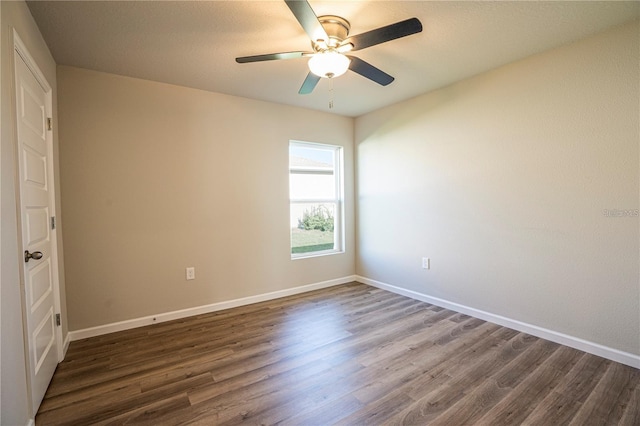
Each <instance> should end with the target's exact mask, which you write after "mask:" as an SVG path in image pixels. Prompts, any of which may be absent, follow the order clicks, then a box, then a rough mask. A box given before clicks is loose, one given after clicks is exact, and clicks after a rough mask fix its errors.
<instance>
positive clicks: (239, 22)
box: [28, 0, 640, 117]
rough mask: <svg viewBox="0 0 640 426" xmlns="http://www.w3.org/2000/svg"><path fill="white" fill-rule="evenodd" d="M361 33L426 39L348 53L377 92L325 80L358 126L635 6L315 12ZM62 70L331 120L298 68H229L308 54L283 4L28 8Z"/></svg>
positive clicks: (639, 6) (343, 4) (407, 4)
mask: <svg viewBox="0 0 640 426" xmlns="http://www.w3.org/2000/svg"><path fill="white" fill-rule="evenodd" d="M309 3H310V4H311V6H312V7H313V9H314V10H315V12H316V15H339V16H342V17H344V18H346V19H348V20H349V21H350V22H351V34H352V35H355V34H359V33H362V32H365V31H369V30H371V29H374V28H377V27H380V26H384V25H388V24H391V23H394V22H397V21H401V20H404V19H407V18H411V17H417V18H418V19H420V20H421V21H422V24H423V26H424V31H423V32H422V33H419V34H417V35H412V36H409V37H405V38H402V39H398V40H394V41H391V42H388V43H384V44H381V45H377V46H373V47H370V48H368V49H365V50H362V51H358V52H354V53H353V54H354V55H355V56H359V57H360V58H362V59H364V60H366V61H368V62H370V63H371V64H373V65H375V66H377V67H378V68H380V69H382V70H383V71H385V72H387V73H389V74H391V75H393V76H394V77H395V78H396V80H395V81H394V82H393V83H391V84H390V85H389V86H386V87H382V86H378V85H377V84H375V83H373V82H371V81H369V80H367V79H365V78H363V77H361V76H359V75H357V74H355V73H353V72H348V73H347V74H345V75H344V76H341V77H338V78H336V79H335V80H333V85H334V88H333V89H334V90H333V97H334V108H333V109H332V110H330V111H332V112H334V113H337V114H341V115H346V116H352V117H355V116H359V115H361V114H364V113H367V112H369V111H372V110H375V109H378V108H381V107H383V106H386V105H390V104H392V103H395V102H398V101H401V100H404V99H408V98H411V97H414V96H417V95H419V94H422V93H425V92H428V91H431V90H434V89H437V88H439V87H443V86H446V85H449V84H451V83H453V82H455V81H458V80H461V79H464V78H467V77H470V76H472V75H475V74H478V73H481V72H484V71H487V70H489V69H492V68H496V67H498V66H500V65H504V64H506V63H509V62H513V61H516V60H519V59H522V58H524V57H526V56H530V55H532V54H536V53H539V52H542V51H544V50H548V49H551V48H554V47H556V46H560V45H562V44H565V43H569V42H572V41H575V40H578V39H580V38H584V37H586V36H588V35H590V34H594V33H596V32H599V31H602V30H604V29H607V28H609V27H612V26H616V25H620V24H622V23H624V22H626V21H629V20H632V19H638V17H639V16H640V2H637V1H628V2H617V1H604V2H593V1H587V2H580V1H555V2H521V1H513V2H470V1H466V2H454V1H447V2H432V1H314V0H310V1H309ZM28 5H29V8H30V9H31V13H32V14H33V16H34V18H35V20H36V22H37V24H38V26H39V28H40V30H41V32H42V34H43V37H44V39H45V40H46V42H47V44H48V45H49V48H50V49H51V53H52V54H53V57H54V59H55V60H56V62H57V63H58V64H61V65H71V66H75V67H81V68H87V69H91V70H97V71H103V72H108V73H114V74H120V75H126V76H131V77H137V78H143V79H147V80H154V81H160V82H165V83H171V84H177V85H181V86H187V87H193V88H198V89H203V90H208V91H213V92H220V93H226V94H230V95H236V96H242V97H247V98H253V99H260V100H265V101H270V102H277V103H283V104H289V105H296V106H300V107H306V108H312V109H317V110H323V111H329V108H328V101H329V96H330V90H329V89H330V84H331V82H330V81H328V80H326V79H323V80H321V81H320V83H319V84H318V86H317V87H316V89H315V91H314V92H313V93H312V94H311V95H298V89H299V87H300V85H301V84H302V81H303V80H304V78H305V76H306V74H307V71H308V68H307V64H306V59H292V60H285V61H269V62H261V63H250V64H237V63H236V62H235V57H237V56H247V55H254V54H262V53H274V52H287V51H297V50H310V42H309V39H308V38H307V36H306V34H305V32H304V31H303V30H302V28H301V27H300V25H299V24H298V22H297V21H296V19H295V18H294V16H293V15H292V14H291V12H290V10H289V8H288V7H287V6H286V4H285V3H284V2H283V1H241V0H234V1H182V2H173V1H130V2H119V1H71V2H66V1H51V2H49V1H32V2H28Z"/></svg>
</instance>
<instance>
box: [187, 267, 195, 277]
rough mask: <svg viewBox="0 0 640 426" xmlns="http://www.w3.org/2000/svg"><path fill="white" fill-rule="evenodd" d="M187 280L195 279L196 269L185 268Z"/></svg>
mask: <svg viewBox="0 0 640 426" xmlns="http://www.w3.org/2000/svg"><path fill="white" fill-rule="evenodd" d="M187 279H188V280H195V279H196V268H194V267H193V266H191V267H189V268H187Z"/></svg>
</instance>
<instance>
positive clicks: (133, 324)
mask: <svg viewBox="0 0 640 426" xmlns="http://www.w3.org/2000/svg"><path fill="white" fill-rule="evenodd" d="M352 281H356V276H355V275H351V276H347V277H342V278H337V279H333V280H329V281H322V282H319V283H314V284H307V285H303V286H300V287H293V288H287V289H285V290H278V291H273V292H270V293H264V294H259V295H256V296H249V297H243V298H241V299H234V300H228V301H224V302H217V303H212V304H209V305H203V306H196V307H193V308H187V309H181V310H178V311H172V312H165V313H160V314H157V315H149V316H146V317H141V318H134V319H130V320H126V321H120V322H114V323H111V324H105V325H99V326H97V327H91V328H85V329H82V330H75V331H70V332H69V334H68V335H67V340H66V341H65V353H66V348H68V346H69V344H68V342H67V341H74V340H80V339H86V338H88V337H95V336H101V335H103V334H108V333H115V332H117V331H123V330H130V329H132V328H137V327H144V326H145V325H150V324H157V323H161V322H166V321H172V320H176V319H181V318H186V317H190V316H194V315H200V314H207V313H210V312H215V311H221V310H223V309H230V308H236V307H238V306H244V305H251V304H253V303H258V302H264V301H267V300H273V299H279V298H281V297H286V296H292V295H294V294H300V293H306V292H308V291H313V290H319V289H322V288H327V287H333V286H336V285H340V284H346V283H349V282H352Z"/></svg>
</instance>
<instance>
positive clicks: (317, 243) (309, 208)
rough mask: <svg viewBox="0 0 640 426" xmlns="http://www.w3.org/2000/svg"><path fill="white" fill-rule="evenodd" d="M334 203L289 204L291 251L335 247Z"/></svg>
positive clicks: (300, 251)
mask: <svg viewBox="0 0 640 426" xmlns="http://www.w3.org/2000/svg"><path fill="white" fill-rule="evenodd" d="M335 212H336V204H335V203H292V204H291V253H292V254H296V253H309V252H314V251H322V250H333V249H334V248H335V238H334V224H335V221H334V218H335Z"/></svg>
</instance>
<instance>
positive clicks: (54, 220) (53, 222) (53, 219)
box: [51, 216, 56, 229]
mask: <svg viewBox="0 0 640 426" xmlns="http://www.w3.org/2000/svg"><path fill="white" fill-rule="evenodd" d="M51 229H56V217H55V216H51Z"/></svg>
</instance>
